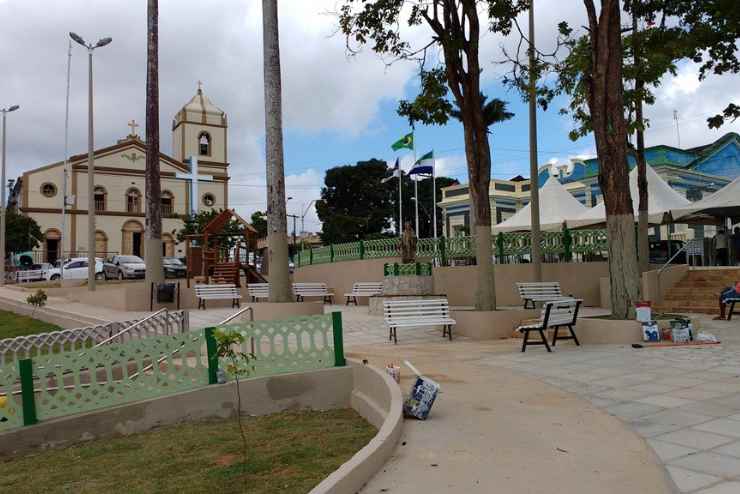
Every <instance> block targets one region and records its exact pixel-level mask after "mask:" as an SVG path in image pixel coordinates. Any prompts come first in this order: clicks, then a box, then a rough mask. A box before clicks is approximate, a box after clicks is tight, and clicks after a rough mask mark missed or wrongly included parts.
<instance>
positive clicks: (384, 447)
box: [311, 361, 403, 494]
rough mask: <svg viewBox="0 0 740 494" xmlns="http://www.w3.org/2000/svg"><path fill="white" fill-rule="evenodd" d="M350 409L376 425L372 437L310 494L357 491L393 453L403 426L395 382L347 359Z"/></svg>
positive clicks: (376, 371)
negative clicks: (349, 372)
mask: <svg viewBox="0 0 740 494" xmlns="http://www.w3.org/2000/svg"><path fill="white" fill-rule="evenodd" d="M350 365H351V366H352V372H353V378H354V388H353V390H352V398H351V403H352V408H354V409H355V410H356V411H357V413H359V414H360V415H362V416H363V417H364V418H365V420H367V421H368V422H370V423H371V424H373V425H374V426H375V427H377V428H378V433H377V434H376V435H375V437H374V438H373V439H372V440H371V441H370V442H369V443H368V444H367V446H365V447H364V448H362V449H361V450H360V451H358V452H357V453H356V454H355V455H354V456H353V457H352V458H351V459H350V460H349V461H347V462H346V463H345V464H344V465H342V466H341V467H339V469H338V470H336V471H335V472H333V473H332V474H331V475H329V476H328V477H327V478H326V479H324V481H323V482H321V483H320V484H319V485H317V486H316V487H315V488H314V489H312V490H311V494H345V493H350V492H359V491H360V489H361V488H362V487H363V486H364V485H365V484H366V483H367V482H368V481H369V480H370V479H371V478H372V477H373V475H375V474H376V473H377V472H378V471H379V470H380V469H381V468H382V467H383V465H385V463H386V462H387V461H388V460H389V459H390V457H391V456H392V455H393V452H394V451H395V449H396V444H397V443H398V439H399V438H400V437H401V432H402V429H403V411H402V406H403V397H402V395H401V390H400V388H399V387H398V384H396V382H395V381H394V380H393V379H391V378H390V376H388V374H386V373H385V372H382V371H380V370H378V369H375V368H373V367H370V366H367V365H363V364H361V363H359V362H357V361H350Z"/></svg>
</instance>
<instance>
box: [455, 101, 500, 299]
mask: <svg viewBox="0 0 740 494" xmlns="http://www.w3.org/2000/svg"><path fill="white" fill-rule="evenodd" d="M479 99H480V96H479V95H478V96H477V97H473V96H472V93H470V96H469V97H468V98H467V100H466V103H467V104H466V106H467V108H466V109H465V110H463V112H464V114H463V117H464V118H463V129H464V133H465V157H466V160H467V164H468V181H469V187H470V198H471V201H472V203H473V204H472V205H473V217H474V223H475V230H474V234H475V258H476V264H477V265H478V268H477V278H478V283H477V286H478V289H477V290H476V293H475V307H476V309H478V310H495V309H496V287H495V279H494V270H493V256H492V254H493V253H492V251H491V198H490V196H489V187H490V183H491V149H490V146H489V144H488V132H487V129H486V126H485V123H484V122H483V116H482V114H481V112H476V111H475V110H474V109H475V108H480V101H479ZM465 114H467V115H465Z"/></svg>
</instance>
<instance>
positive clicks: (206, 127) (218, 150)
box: [172, 82, 229, 174]
mask: <svg viewBox="0 0 740 494" xmlns="http://www.w3.org/2000/svg"><path fill="white" fill-rule="evenodd" d="M227 135H228V122H227V118H226V113H225V112H224V111H223V110H221V109H220V108H218V107H217V106H216V105H214V104H213V103H211V100H210V99H208V96H206V95H205V94H204V92H203V85H202V83H200V82H199V83H198V91H197V92H196V93H195V96H193V98H192V99H191V100H190V101H189V102H188V103H187V104H186V105H185V106H184V107H183V108H182V109H181V110H180V111H179V112H177V114H176V115H175V118H174V119H173V121H172V140H173V142H172V154H173V156H174V157H175V158H176V159H177V160H179V161H184V160H186V159H188V158H189V157H190V156H196V157H197V158H198V163H199V165H200V167H201V170H202V171H203V172H206V173H214V174H220V173H224V174H225V173H226V167H228V166H229V157H228V149H227V144H228V141H227Z"/></svg>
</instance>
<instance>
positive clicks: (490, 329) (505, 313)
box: [451, 309, 539, 340]
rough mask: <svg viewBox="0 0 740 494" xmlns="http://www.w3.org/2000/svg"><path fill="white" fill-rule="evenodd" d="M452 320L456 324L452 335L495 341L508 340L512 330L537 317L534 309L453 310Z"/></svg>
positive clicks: (537, 314) (537, 312)
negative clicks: (526, 320)
mask: <svg viewBox="0 0 740 494" xmlns="http://www.w3.org/2000/svg"><path fill="white" fill-rule="evenodd" d="M451 316H452V318H453V319H454V320H455V321H456V322H457V324H456V325H455V329H454V330H453V335H454V334H459V335H462V336H467V337H469V338H472V339H474V340H497V339H503V338H510V337H511V335H512V333H513V332H514V330H515V329H516V328H517V327H518V326H519V325H520V323H521V322H522V321H523V320H525V319H532V318H536V317H538V316H539V311H537V310H534V309H526V310H525V309H522V310H497V311H477V310H454V311H451Z"/></svg>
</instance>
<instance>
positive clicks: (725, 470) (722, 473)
mask: <svg viewBox="0 0 740 494" xmlns="http://www.w3.org/2000/svg"><path fill="white" fill-rule="evenodd" d="M670 464H671V466H678V467H682V468H686V469H688V470H694V471H696V472H701V473H706V474H709V475H716V476H719V477H724V478H733V477H737V476H740V458H734V457H732V456H725V455H720V454H717V453H712V452H702V453H696V454H694V455H689V456H685V457H683V458H679V459H677V460H674V461H672V462H670Z"/></svg>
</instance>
